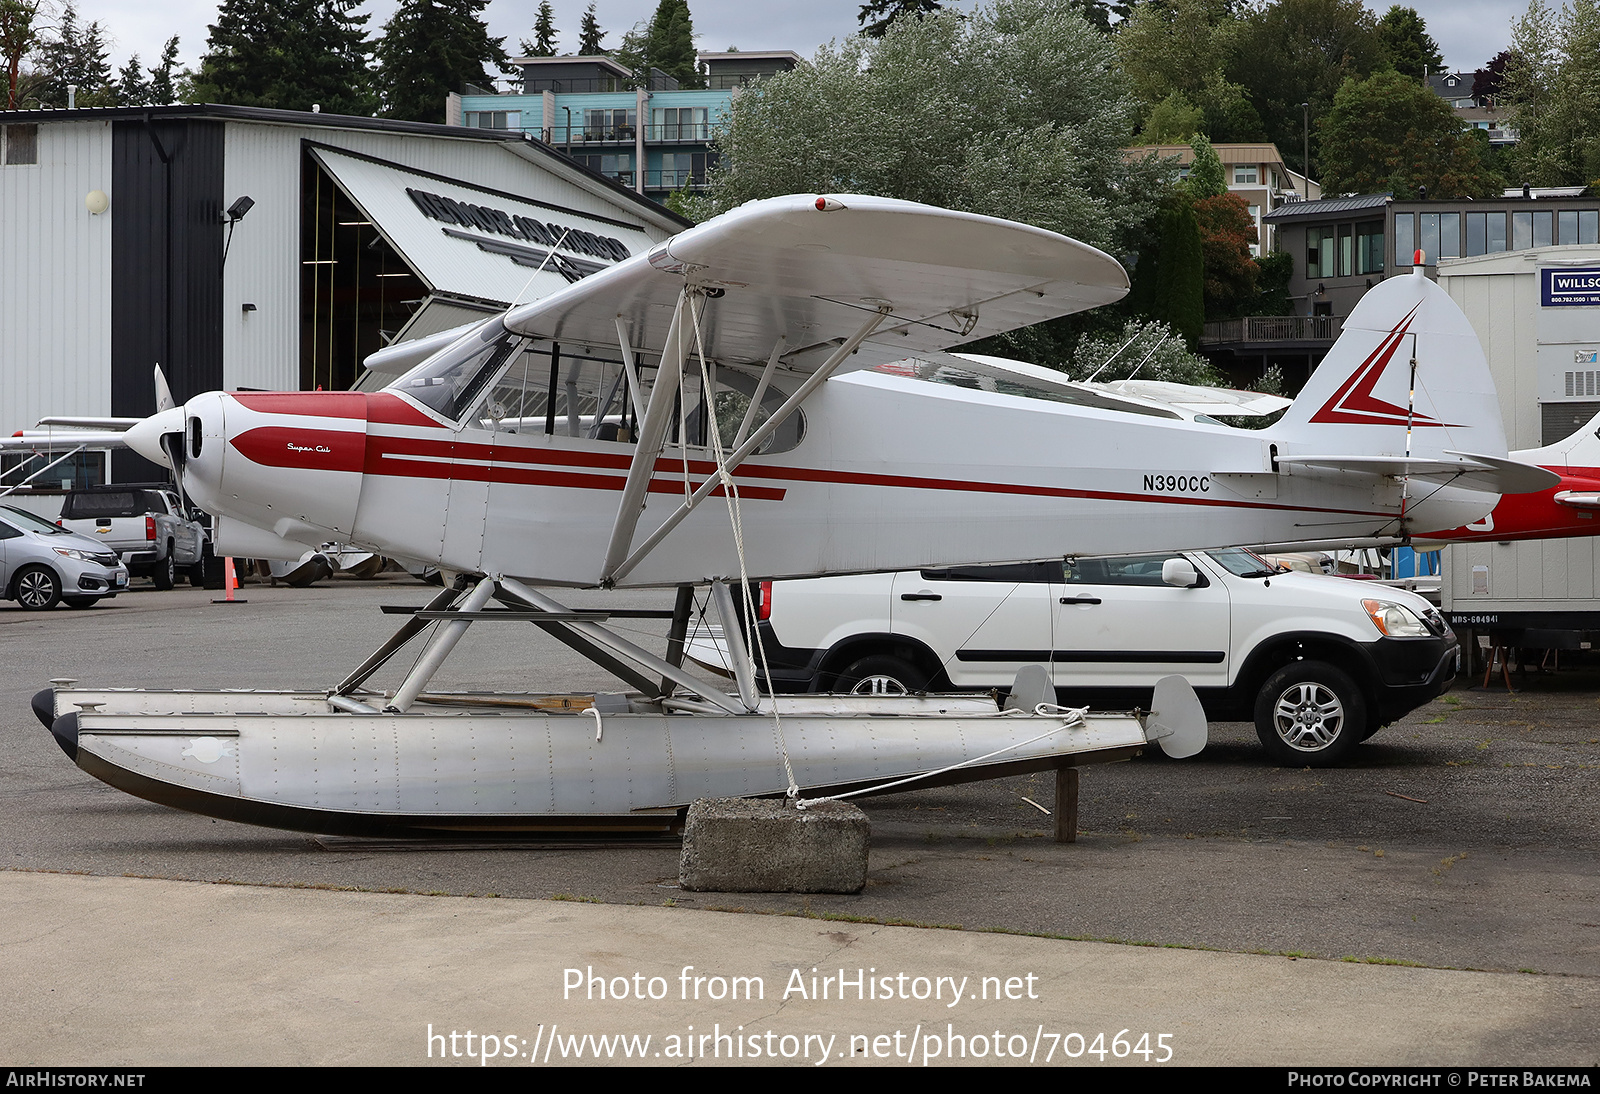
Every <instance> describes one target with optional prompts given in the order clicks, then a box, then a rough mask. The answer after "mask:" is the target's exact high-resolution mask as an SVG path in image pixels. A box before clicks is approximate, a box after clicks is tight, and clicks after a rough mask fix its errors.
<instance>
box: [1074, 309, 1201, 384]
mask: <svg viewBox="0 0 1600 1094" xmlns="http://www.w3.org/2000/svg"><path fill="white" fill-rule="evenodd" d="M1070 360H1071V364H1070V365H1069V366H1068V369H1067V371H1068V372H1069V373H1070V374H1071V376H1072V378H1073V379H1075V380H1087V379H1088V378H1089V377H1091V376H1093V377H1094V378H1095V380H1096V382H1098V383H1109V382H1111V381H1114V380H1127V379H1131V378H1134V377H1137V378H1138V379H1140V380H1160V381H1164V382H1166V383H1169V384H1199V385H1201V386H1203V387H1221V386H1222V385H1223V384H1224V383H1225V381H1224V379H1223V377H1222V376H1221V375H1220V374H1219V373H1218V372H1217V371H1216V370H1215V369H1214V368H1212V367H1211V363H1210V362H1209V361H1207V360H1206V359H1205V358H1204V357H1201V356H1199V355H1197V354H1195V353H1192V352H1190V350H1189V347H1188V346H1187V345H1185V344H1184V340H1183V335H1182V334H1180V333H1179V332H1177V331H1175V330H1174V329H1173V328H1172V327H1171V326H1169V325H1168V324H1166V323H1163V322H1162V321H1161V320H1159V319H1129V320H1127V321H1126V322H1124V323H1123V324H1122V326H1121V327H1120V328H1118V329H1114V330H1105V331H1096V332H1094V333H1092V334H1086V335H1084V337H1083V338H1082V339H1081V340H1080V341H1079V342H1078V345H1077V347H1076V348H1075V349H1074V350H1073V352H1072V357H1071V359H1070Z"/></svg>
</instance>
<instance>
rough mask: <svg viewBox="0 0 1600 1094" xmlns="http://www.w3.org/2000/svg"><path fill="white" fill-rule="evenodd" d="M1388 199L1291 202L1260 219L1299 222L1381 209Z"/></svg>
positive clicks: (1367, 196)
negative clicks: (1319, 217) (1308, 218)
mask: <svg viewBox="0 0 1600 1094" xmlns="http://www.w3.org/2000/svg"><path fill="white" fill-rule="evenodd" d="M1389 198H1390V195H1389V194H1354V195H1352V196H1350V197H1342V198H1319V199H1318V200H1316V201H1291V202H1289V203H1288V204H1287V205H1280V206H1278V208H1276V209H1274V210H1272V212H1270V213H1267V214H1266V215H1265V216H1263V217H1262V218H1261V219H1262V220H1264V221H1268V222H1271V223H1281V222H1282V221H1285V220H1299V219H1300V218H1301V217H1316V216H1328V215H1329V214H1333V213H1350V212H1355V211H1358V210H1362V209H1381V208H1383V207H1384V206H1385V205H1387V204H1389Z"/></svg>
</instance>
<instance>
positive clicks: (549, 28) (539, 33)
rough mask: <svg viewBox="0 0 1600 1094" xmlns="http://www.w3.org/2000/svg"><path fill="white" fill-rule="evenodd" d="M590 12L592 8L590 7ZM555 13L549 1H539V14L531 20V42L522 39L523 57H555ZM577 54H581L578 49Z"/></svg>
mask: <svg viewBox="0 0 1600 1094" xmlns="http://www.w3.org/2000/svg"><path fill="white" fill-rule="evenodd" d="M589 10H590V11H593V10H594V6H593V5H590V9H589ZM556 38H557V34H556V13H555V9H554V8H552V7H551V6H550V0H539V14H538V15H537V16H536V17H535V18H534V20H533V41H531V42H530V41H528V39H526V38H524V39H522V41H521V43H520V45H521V46H522V53H523V56H525V57H554V56H555V55H556ZM579 52H582V50H581V49H580V50H579Z"/></svg>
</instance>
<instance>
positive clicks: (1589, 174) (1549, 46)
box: [1501, 0, 1600, 186]
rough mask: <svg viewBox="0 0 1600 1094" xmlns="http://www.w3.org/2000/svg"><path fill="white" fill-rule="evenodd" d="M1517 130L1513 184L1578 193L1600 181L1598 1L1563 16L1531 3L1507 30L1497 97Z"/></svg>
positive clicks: (1585, 0) (1574, 5)
mask: <svg viewBox="0 0 1600 1094" xmlns="http://www.w3.org/2000/svg"><path fill="white" fill-rule="evenodd" d="M1501 105H1502V106H1503V107H1504V108H1505V109H1506V111H1507V114H1508V117H1507V124H1508V125H1509V126H1510V127H1511V128H1513V129H1515V130H1517V133H1518V137H1519V139H1518V141H1517V145H1516V148H1515V149H1514V151H1513V153H1512V162H1513V169H1514V170H1515V171H1516V173H1517V176H1518V177H1517V178H1516V179H1514V180H1513V181H1515V182H1521V183H1528V184H1531V185H1534V186H1578V185H1583V184H1587V183H1591V182H1594V181H1595V180H1597V179H1600V0H1571V2H1570V3H1567V4H1565V5H1563V7H1562V9H1561V12H1560V15H1559V16H1557V15H1556V14H1554V13H1552V12H1551V10H1550V9H1549V8H1548V7H1547V6H1546V5H1545V4H1544V2H1543V0H1533V2H1532V3H1531V4H1529V6H1528V10H1527V13H1526V14H1525V15H1523V17H1522V18H1521V19H1519V20H1518V21H1517V23H1516V24H1515V25H1514V26H1513V28H1512V43H1511V59H1510V61H1509V63H1508V64H1507V65H1506V70H1505V81H1504V86H1503V89H1502V91H1501Z"/></svg>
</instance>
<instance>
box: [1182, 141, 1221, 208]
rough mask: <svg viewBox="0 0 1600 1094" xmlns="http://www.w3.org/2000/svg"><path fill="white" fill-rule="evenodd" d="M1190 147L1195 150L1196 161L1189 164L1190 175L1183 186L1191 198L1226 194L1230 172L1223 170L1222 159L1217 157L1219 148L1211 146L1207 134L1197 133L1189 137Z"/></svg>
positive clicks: (1201, 199)
mask: <svg viewBox="0 0 1600 1094" xmlns="http://www.w3.org/2000/svg"><path fill="white" fill-rule="evenodd" d="M1189 147H1190V149H1192V150H1193V151H1194V161H1193V162H1192V163H1191V164H1190V165H1189V177H1188V178H1186V179H1184V180H1183V188H1184V190H1185V191H1186V192H1187V193H1188V195H1189V197H1190V199H1191V200H1193V201H1203V200H1204V199H1206V198H1210V197H1217V196H1218V195H1220V194H1226V193H1227V192H1228V173H1227V172H1226V171H1225V170H1223V167H1222V161H1221V160H1220V159H1218V158H1217V150H1216V149H1215V148H1212V147H1211V142H1210V141H1209V140H1207V139H1206V135H1205V134H1204V133H1196V134H1195V135H1194V136H1193V137H1191V138H1190V139H1189Z"/></svg>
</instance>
